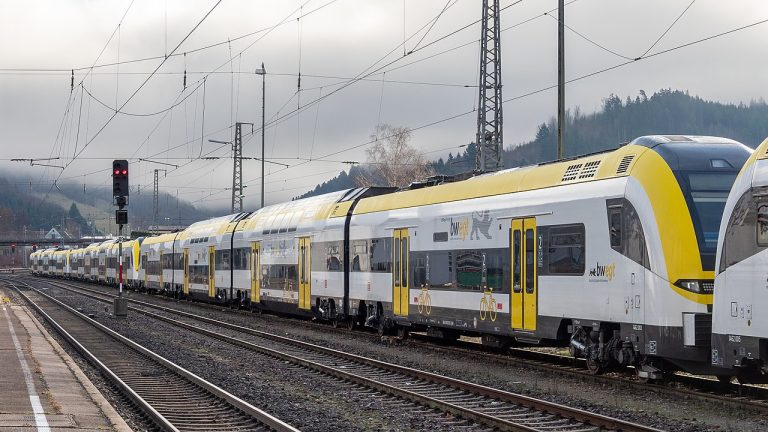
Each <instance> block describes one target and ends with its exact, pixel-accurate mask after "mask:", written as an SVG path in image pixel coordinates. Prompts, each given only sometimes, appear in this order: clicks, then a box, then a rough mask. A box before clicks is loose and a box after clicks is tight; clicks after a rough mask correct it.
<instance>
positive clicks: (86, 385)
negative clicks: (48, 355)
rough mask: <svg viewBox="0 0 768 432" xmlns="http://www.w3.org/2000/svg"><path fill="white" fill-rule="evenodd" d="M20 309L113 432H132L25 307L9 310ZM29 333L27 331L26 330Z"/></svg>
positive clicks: (15, 310) (15, 309)
mask: <svg viewBox="0 0 768 432" xmlns="http://www.w3.org/2000/svg"><path fill="white" fill-rule="evenodd" d="M19 309H21V310H23V311H24V313H25V314H26V315H27V317H28V318H30V320H31V321H32V322H33V323H34V324H35V326H36V327H37V330H38V331H39V332H40V333H41V334H42V335H43V337H44V338H45V340H46V341H48V343H49V344H50V345H51V347H53V350H54V352H55V353H56V354H57V355H58V356H59V357H61V359H62V361H63V362H64V364H66V365H67V367H68V368H69V370H70V371H72V373H73V374H74V375H75V378H76V379H77V380H78V381H79V382H80V384H81V385H82V386H83V389H85V391H86V393H88V396H89V397H90V398H91V399H92V400H93V402H94V403H95V404H96V405H97V406H98V407H99V409H100V410H101V412H102V413H103V414H104V416H105V417H106V418H107V419H108V420H109V422H110V423H112V426H114V428H115V431H117V432H132V431H133V430H132V429H131V428H130V427H129V426H128V424H127V423H125V420H123V418H122V417H121V416H120V414H118V413H117V411H115V409H114V408H113V407H112V405H111V404H110V403H109V401H107V399H106V398H105V397H104V395H102V394H101V392H100V391H99V390H98V389H97V388H96V386H94V385H93V383H92V382H91V380H90V379H88V377H87V376H85V373H83V371H82V370H81V369H80V367H79V366H78V365H77V363H75V361H74V360H72V357H70V356H69V354H68V353H67V352H66V351H65V350H64V348H62V347H61V345H59V343H58V342H57V341H56V339H54V338H53V337H52V336H51V335H50V334H49V333H48V329H46V328H45V327H44V326H43V325H42V323H40V321H38V320H37V318H36V317H35V316H34V314H32V313H30V311H29V309H28V308H27V307H26V306H21V307H20V308H11V310H12V311H13V312H14V313H17V311H18V310H19ZM19 320H20V321H21V322H22V325H24V320H23V319H21V317H19ZM27 331H29V329H28V330H27Z"/></svg>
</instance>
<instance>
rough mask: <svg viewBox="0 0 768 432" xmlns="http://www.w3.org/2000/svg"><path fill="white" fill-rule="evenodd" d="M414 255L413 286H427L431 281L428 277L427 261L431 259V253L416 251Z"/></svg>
mask: <svg viewBox="0 0 768 432" xmlns="http://www.w3.org/2000/svg"><path fill="white" fill-rule="evenodd" d="M413 255H414V257H413V286H416V287H422V286H427V284H428V283H429V280H428V279H427V262H428V260H429V255H428V254H420V253H414V254H413Z"/></svg>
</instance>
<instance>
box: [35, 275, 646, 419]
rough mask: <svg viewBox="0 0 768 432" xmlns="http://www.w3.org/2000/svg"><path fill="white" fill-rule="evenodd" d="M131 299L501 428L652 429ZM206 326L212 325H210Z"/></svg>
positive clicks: (258, 348)
mask: <svg viewBox="0 0 768 432" xmlns="http://www.w3.org/2000/svg"><path fill="white" fill-rule="evenodd" d="M46 283H49V284H51V285H52V286H56V287H59V288H61V289H65V290H68V291H70V292H73V293H76V294H78V295H83V296H87V297H90V298H92V299H95V300H98V301H102V302H107V303H110V302H111V301H112V299H113V298H114V297H113V296H112V295H108V294H107V293H105V292H104V291H102V290H93V289H86V288H83V287H80V286H75V285H72V284H65V283H61V282H52V281H46ZM129 301H130V302H131V306H130V309H131V310H133V311H134V312H137V313H142V314H144V315H146V316H149V317H152V318H155V319H158V320H161V321H164V322H167V323H170V324H173V325H175V326H178V327H182V328H185V329H187V330H190V331H194V332H197V333H200V334H203V335H206V336H209V337H212V338H215V339H217V340H220V341H223V342H226V343H230V344H232V345H235V346H238V347H241V348H245V349H248V350H252V351H255V352H258V353H261V354H264V355H267V356H270V357H273V358H277V359H280V360H283V361H286V362H289V363H292V364H294V365H299V366H301V367H304V368H307V369H310V370H313V371H317V372H320V373H323V374H325V375H329V376H332V377H336V378H337V379H341V380H344V381H346V382H349V383H352V384H354V385H357V386H364V387H366V388H369V389H373V390H376V391H380V392H383V393H386V394H389V395H391V396H395V397H397V398H401V399H404V400H407V401H410V402H412V403H416V404H418V405H421V406H425V407H428V408H432V409H435V410H439V411H444V412H449V413H451V414H453V415H454V416H457V417H461V418H464V419H468V420H471V421H473V422H475V423H477V424H480V425H485V426H488V427H491V428H495V429H499V430H515V431H564V432H566V431H567V432H576V431H578V432H583V431H584V432H585V431H605V430H613V431H637V432H640V431H643V432H647V431H655V430H656V429H653V428H649V427H646V426H642V425H638V424H634V423H631V422H626V421H623V420H619V419H614V418H610V417H607V416H603V415H599V414H594V413H590V412H587V411H583V410H579V409H575V408H571V407H568V406H564V405H559V404H555V403H551V402H547V401H543V400H539V399H535V398H531V397H528V396H523V395H518V394H514V393H510V392H506V391H502V390H497V389H493V388H489V387H485V386H481V385H477V384H473V383H470V382H466V381H461V380H457V379H454V378H449V377H445V376H442V375H438V374H434V373H430V372H425V371H421V370H417V369H413V368H408V367H403V366H399V365H395V364H391V363H386V362H382V361H379V360H374V359H371V358H366V357H362V356H358V355H354V354H350V353H346V352H341V351H337V350H333V349H330V348H326V347H322V346H318V345H314V344H310V343H307V342H303V341H298V340H295V339H290V338H286V337H283V336H279V335H275V334H271V333H267V332H262V331H258V330H254V329H251V328H247V327H243V326H239V325H236V324H232V323H228V322H225V321H220V320H216V319H212V318H208V317H205V316H200V315H196V314H192V313H189V312H183V311H178V310H175V309H171V308H167V307H164V306H160V305H157V304H152V303H147V302H142V301H138V300H135V299H131V300H129ZM171 316H173V318H172V317H171ZM201 324H202V325H201ZM210 326H213V328H214V329H210V328H209V327H210ZM223 330H226V331H234V332H236V333H237V335H238V337H235V336H231V335H228V334H224V333H222V331H223ZM242 336H246V337H245V338H243V337H242Z"/></svg>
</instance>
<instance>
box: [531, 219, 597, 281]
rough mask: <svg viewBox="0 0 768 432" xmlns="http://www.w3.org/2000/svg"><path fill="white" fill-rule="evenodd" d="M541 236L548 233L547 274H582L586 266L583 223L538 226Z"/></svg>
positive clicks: (544, 236)
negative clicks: (546, 226) (547, 226)
mask: <svg viewBox="0 0 768 432" xmlns="http://www.w3.org/2000/svg"><path fill="white" fill-rule="evenodd" d="M540 231H541V233H542V237H543V238H547V236H546V235H544V234H545V233H546V232H547V231H548V233H549V237H548V239H549V245H548V248H547V251H548V254H547V255H548V256H547V259H548V260H549V263H548V265H547V270H548V271H549V274H552V275H556V274H566V275H583V274H584V270H585V267H586V260H585V258H584V255H585V253H584V225H583V224H575V225H565V226H553V227H549V228H548V229H546V228H544V227H540Z"/></svg>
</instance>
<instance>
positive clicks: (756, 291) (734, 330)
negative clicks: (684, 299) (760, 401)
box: [711, 139, 768, 382]
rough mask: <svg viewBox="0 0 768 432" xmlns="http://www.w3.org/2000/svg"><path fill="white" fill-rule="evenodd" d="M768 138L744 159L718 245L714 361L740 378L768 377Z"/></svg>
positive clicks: (725, 372)
mask: <svg viewBox="0 0 768 432" xmlns="http://www.w3.org/2000/svg"><path fill="white" fill-rule="evenodd" d="M766 249H768V139H767V140H765V141H763V143H762V144H761V145H760V146H759V147H758V148H757V149H756V150H755V152H754V153H753V154H752V157H750V159H749V160H748V161H747V163H745V164H744V167H743V168H742V170H741V173H740V174H739V176H738V178H737V179H736V182H735V183H734V185H733V188H732V189H731V193H730V195H729V196H728V202H727V203H726V205H725V212H724V214H723V218H722V223H721V225H720V236H719V241H718V248H717V266H716V268H717V275H716V276H715V302H714V312H713V323H712V356H711V360H712V364H713V365H715V366H718V367H721V368H723V372H722V373H721V374H722V375H723V376H727V377H729V378H730V376H736V377H737V378H738V379H739V381H740V382H768V316H766V315H764V314H763V313H762V312H761V311H765V310H766V309H768V294H766V287H768V283H766V278H768V251H767V250H766Z"/></svg>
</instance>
